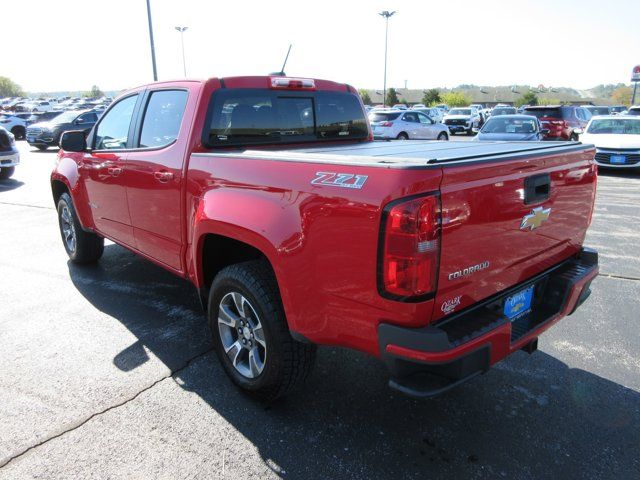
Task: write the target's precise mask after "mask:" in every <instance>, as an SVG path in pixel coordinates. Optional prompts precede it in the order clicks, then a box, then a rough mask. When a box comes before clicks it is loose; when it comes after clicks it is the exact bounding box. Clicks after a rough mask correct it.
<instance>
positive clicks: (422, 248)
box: [379, 195, 440, 300]
mask: <svg viewBox="0 0 640 480" xmlns="http://www.w3.org/2000/svg"><path fill="white" fill-rule="evenodd" d="M382 228H383V229H384V232H383V244H382V246H381V258H380V264H379V268H380V278H379V287H380V289H379V290H380V293H381V294H382V295H383V296H386V297H388V298H394V299H401V300H403V299H413V300H416V299H417V300H419V299H420V298H424V297H427V296H429V295H430V294H433V293H435V291H436V287H437V281H438V265H439V260H440V197H439V196H438V195H432V196H428V197H420V198H416V199H413V200H408V201H401V202H400V203H396V202H394V203H392V204H390V205H388V206H387V207H386V208H385V211H384V214H383V222H382Z"/></svg>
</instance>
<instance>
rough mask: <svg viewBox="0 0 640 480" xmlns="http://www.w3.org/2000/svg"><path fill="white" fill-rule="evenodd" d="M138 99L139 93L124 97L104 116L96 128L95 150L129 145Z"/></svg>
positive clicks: (121, 147) (117, 148)
mask: <svg viewBox="0 0 640 480" xmlns="http://www.w3.org/2000/svg"><path fill="white" fill-rule="evenodd" d="M137 100H138V95H132V96H130V97H127V98H123V99H122V100H120V101H119V102H118V103H116V104H115V105H114V106H113V107H112V108H111V110H109V111H108V112H107V113H106V114H105V115H104V116H103V117H102V120H101V122H100V123H99V124H98V128H97V129H96V137H95V147H94V148H95V150H122V149H124V148H126V147H127V141H128V140H129V126H130V125H131V118H132V117H133V110H134V108H135V106H136V101H137Z"/></svg>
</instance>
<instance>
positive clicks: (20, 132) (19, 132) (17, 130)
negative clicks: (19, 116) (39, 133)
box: [11, 127, 26, 140]
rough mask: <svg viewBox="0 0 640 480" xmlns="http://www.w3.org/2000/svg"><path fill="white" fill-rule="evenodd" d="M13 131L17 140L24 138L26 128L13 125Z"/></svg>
mask: <svg viewBox="0 0 640 480" xmlns="http://www.w3.org/2000/svg"><path fill="white" fill-rule="evenodd" d="M11 133H13V136H14V137H16V140H24V137H25V133H26V130H25V128H24V127H13V128H12V129H11Z"/></svg>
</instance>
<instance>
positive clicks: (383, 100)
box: [378, 10, 396, 107]
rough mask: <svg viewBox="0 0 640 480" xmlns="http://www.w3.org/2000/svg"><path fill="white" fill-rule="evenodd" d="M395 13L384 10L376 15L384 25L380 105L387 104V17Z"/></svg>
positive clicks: (384, 105)
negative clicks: (382, 76)
mask: <svg viewBox="0 0 640 480" xmlns="http://www.w3.org/2000/svg"><path fill="white" fill-rule="evenodd" d="M394 13H396V12H395V11H393V12H389V11H387V10H385V11H384V12H380V13H379V14H378V15H380V16H381V17H384V21H385V27H384V88H383V89H382V92H383V93H382V106H383V107H386V106H387V38H388V37H389V18H391V17H392V16H393V14H394Z"/></svg>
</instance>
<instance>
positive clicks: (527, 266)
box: [432, 147, 597, 320]
mask: <svg viewBox="0 0 640 480" xmlns="http://www.w3.org/2000/svg"><path fill="white" fill-rule="evenodd" d="M533 155H536V156H533ZM593 156H594V150H593V148H592V147H584V148H583V149H580V148H578V149H576V148H575V147H574V148H572V149H567V150H566V151H560V152H557V153H553V154H550V155H549V154H546V155H545V153H543V152H541V153H538V154H532V155H531V156H525V157H514V158H513V159H506V160H505V159H503V160H500V161H486V162H482V161H476V162H470V163H466V162H459V163H456V162H452V163H449V164H446V165H443V180H442V185H441V189H440V190H441V202H442V243H441V259H440V273H439V278H438V291H437V294H436V302H435V306H434V314H433V318H432V320H438V319H439V318H442V317H443V316H446V315H448V314H450V313H453V312H458V311H460V310H462V309H463V308H465V307H466V306H469V305H472V304H474V303H476V302H478V301H480V300H483V299H485V298H487V297H490V296H491V295H494V294H496V293H498V292H501V291H503V290H505V289H507V288H509V287H512V286H514V285H517V284H518V283H520V282H523V281H525V280H527V279H528V278H530V277H532V276H534V275H536V274H538V273H540V272H542V271H544V270H546V269H548V268H550V267H552V266H553V265H555V264H558V263H560V262H561V261H562V260H564V259H566V258H568V257H570V256H572V255H574V254H576V253H577V252H578V251H579V250H580V246H581V245H582V242H583V240H584V237H585V234H586V231H587V228H588V226H589V223H590V221H591V215H592V209H593V202H594V197H595V190H596V179H597V170H596V167H595V165H594V164H593Z"/></svg>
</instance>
